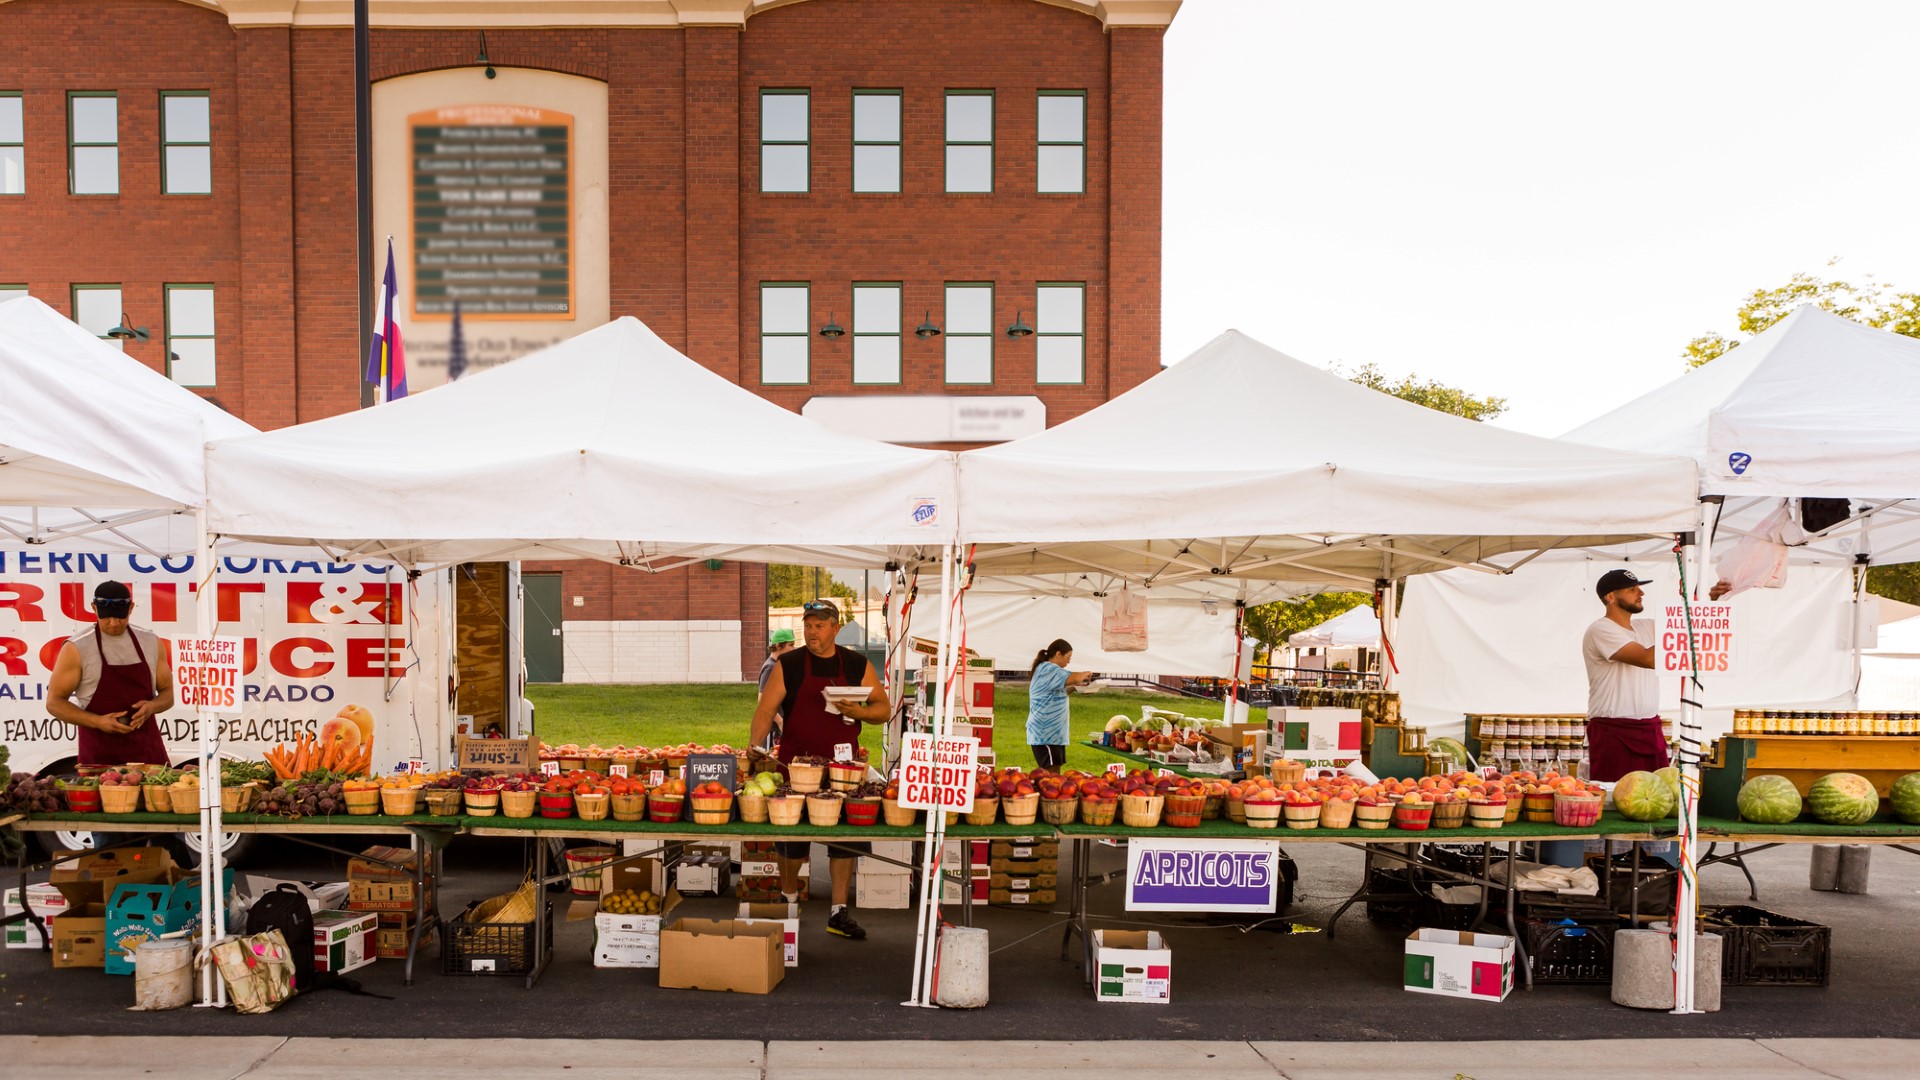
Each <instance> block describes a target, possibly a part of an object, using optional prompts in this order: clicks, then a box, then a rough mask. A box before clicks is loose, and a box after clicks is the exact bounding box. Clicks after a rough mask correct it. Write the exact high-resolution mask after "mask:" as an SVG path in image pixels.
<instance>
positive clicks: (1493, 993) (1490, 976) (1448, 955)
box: [1401, 928, 1514, 1001]
mask: <svg viewBox="0 0 1920 1080" xmlns="http://www.w3.org/2000/svg"><path fill="white" fill-rule="evenodd" d="M1513 953H1514V949H1513V939H1512V938H1510V937H1506V936H1504V935H1501V934H1470V933H1466V932H1464V931H1460V930H1433V929H1424V928H1423V929H1420V930H1415V931H1414V932H1413V933H1411V934H1409V935H1408V936H1407V953H1406V968H1405V972H1404V975H1403V977H1402V979H1401V985H1403V986H1405V987H1406V988H1407V989H1408V990H1411V991H1413V992H1414V993H1416V994H1439V995H1441V996H1443V997H1462V998H1475V999H1477V1000H1480V1001H1505V1000H1506V999H1507V995H1508V994H1510V993H1512V992H1513Z"/></svg>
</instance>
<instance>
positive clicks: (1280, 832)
mask: <svg viewBox="0 0 1920 1080" xmlns="http://www.w3.org/2000/svg"><path fill="white" fill-rule="evenodd" d="M1057 828H1058V829H1059V831H1060V835H1061V836H1063V837H1067V838H1069V839H1075V838H1091V837H1100V838H1108V839H1116V840H1119V839H1126V838H1129V837H1151V838H1156V839H1157V838H1165V839H1180V838H1182V837H1186V838H1194V839H1202V840H1286V841H1293V842H1307V841H1317V840H1326V841H1347V840H1365V841H1372V842H1374V843H1394V844H1424V843H1434V842H1440V841H1447V842H1453V843H1505V842H1509V841H1513V840H1559V839H1563V838H1566V837H1570V836H1594V835H1599V836H1605V837H1608V838H1611V839H1616V840H1652V839H1654V834H1653V830H1652V829H1650V828H1648V823H1646V822H1644V821H1628V820H1626V819H1625V818H1622V817H1620V816H1618V815H1616V814H1613V813H1606V814H1602V815H1601V816H1600V822H1599V824H1597V825H1591V826H1588V827H1586V828H1582V829H1576V828H1570V827H1567V826H1562V825H1551V824H1546V823H1539V822H1527V821H1515V822H1512V823H1510V824H1506V825H1502V826H1500V827H1499V828H1497V829H1475V828H1472V827H1468V828H1465V829H1425V830H1420V831H1414V830H1409V829H1385V830H1379V829H1289V828H1287V827H1286V824H1285V823H1284V822H1283V823H1282V824H1281V825H1280V827H1279V828H1277V829H1255V828H1252V827H1250V826H1247V825H1243V824H1241V823H1240V822H1237V821H1233V820H1231V819H1229V818H1224V817H1223V818H1216V819H1214V820H1212V821H1202V822H1201V823H1200V827H1199V828H1197V829H1174V828H1169V827H1168V826H1166V825H1164V824H1163V825H1159V826H1156V827H1154V828H1151V829H1136V828H1131V827H1129V826H1126V825H1122V824H1120V823H1119V820H1118V819H1117V818H1116V819H1115V821H1114V824H1112V825H1082V824H1078V823H1076V824H1073V825H1061V826H1057Z"/></svg>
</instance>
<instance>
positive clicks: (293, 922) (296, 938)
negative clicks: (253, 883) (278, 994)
mask: <svg viewBox="0 0 1920 1080" xmlns="http://www.w3.org/2000/svg"><path fill="white" fill-rule="evenodd" d="M269 930H278V931H280V936H281V938H282V939H284V940H285V941H286V942H287V944H288V949H287V951H288V952H290V953H291V954H292V956H293V992H294V993H296V994H298V993H300V992H302V991H305V990H312V989H314V981H313V909H312V908H310V907H308V906H307V898H306V896H305V895H304V894H303V893H301V892H300V890H299V889H297V888H295V887H293V886H292V885H288V884H284V883H283V884H281V885H280V886H279V887H278V888H275V889H274V890H273V891H271V892H268V893H266V894H264V895H263V896H261V897H260V899H258V900H255V901H254V902H253V907H251V908H249V909H248V910H247V931H246V932H247V934H248V935H249V936H251V935H253V934H264V933H266V932H267V931H269Z"/></svg>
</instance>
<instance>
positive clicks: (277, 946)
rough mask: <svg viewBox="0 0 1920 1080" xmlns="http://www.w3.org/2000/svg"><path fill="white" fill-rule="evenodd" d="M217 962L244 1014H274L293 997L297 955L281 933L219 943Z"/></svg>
mask: <svg viewBox="0 0 1920 1080" xmlns="http://www.w3.org/2000/svg"><path fill="white" fill-rule="evenodd" d="M213 962H214V964H215V965H216V966H217V967H218V968H219V969H220V978H221V979H222V980H223V981H225V982H226V984H227V998H228V999H229V1000H230V1001H232V1002H233V1007H234V1008H235V1009H236V1010H238V1011H240V1012H242V1013H249V1014H257V1013H268V1012H272V1011H273V1010H275V1009H277V1008H279V1007H280V1003H281V1002H283V1001H285V1000H287V999H288V998H290V997H292V996H293V970H294V969H293V955H292V954H291V953H289V952H288V951H287V941H286V939H285V938H283V937H281V936H280V931H278V930H269V931H267V932H266V933H264V934H250V935H247V936H245V937H230V938H226V939H225V940H222V941H218V942H215V943H214V946H213Z"/></svg>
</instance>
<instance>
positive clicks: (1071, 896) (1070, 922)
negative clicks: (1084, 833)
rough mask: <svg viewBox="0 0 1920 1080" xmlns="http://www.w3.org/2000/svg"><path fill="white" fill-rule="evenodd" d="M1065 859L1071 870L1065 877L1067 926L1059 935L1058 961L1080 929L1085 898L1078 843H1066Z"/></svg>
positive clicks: (1065, 954)
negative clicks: (1082, 889) (1081, 892)
mask: <svg viewBox="0 0 1920 1080" xmlns="http://www.w3.org/2000/svg"><path fill="white" fill-rule="evenodd" d="M1067 858H1068V859H1069V860H1071V862H1072V866H1073V870H1072V872H1071V873H1069V874H1068V875H1067V925H1066V928H1065V929H1064V930H1062V931H1061V933H1060V959H1062V960H1065V959H1066V958H1067V946H1069V945H1072V944H1073V935H1074V932H1075V931H1076V930H1078V929H1080V905H1081V904H1083V903H1085V902H1086V897H1084V896H1082V895H1081V894H1080V870H1081V866H1080V862H1081V859H1082V858H1084V856H1082V855H1081V853H1080V841H1078V840H1068V841H1067Z"/></svg>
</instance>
